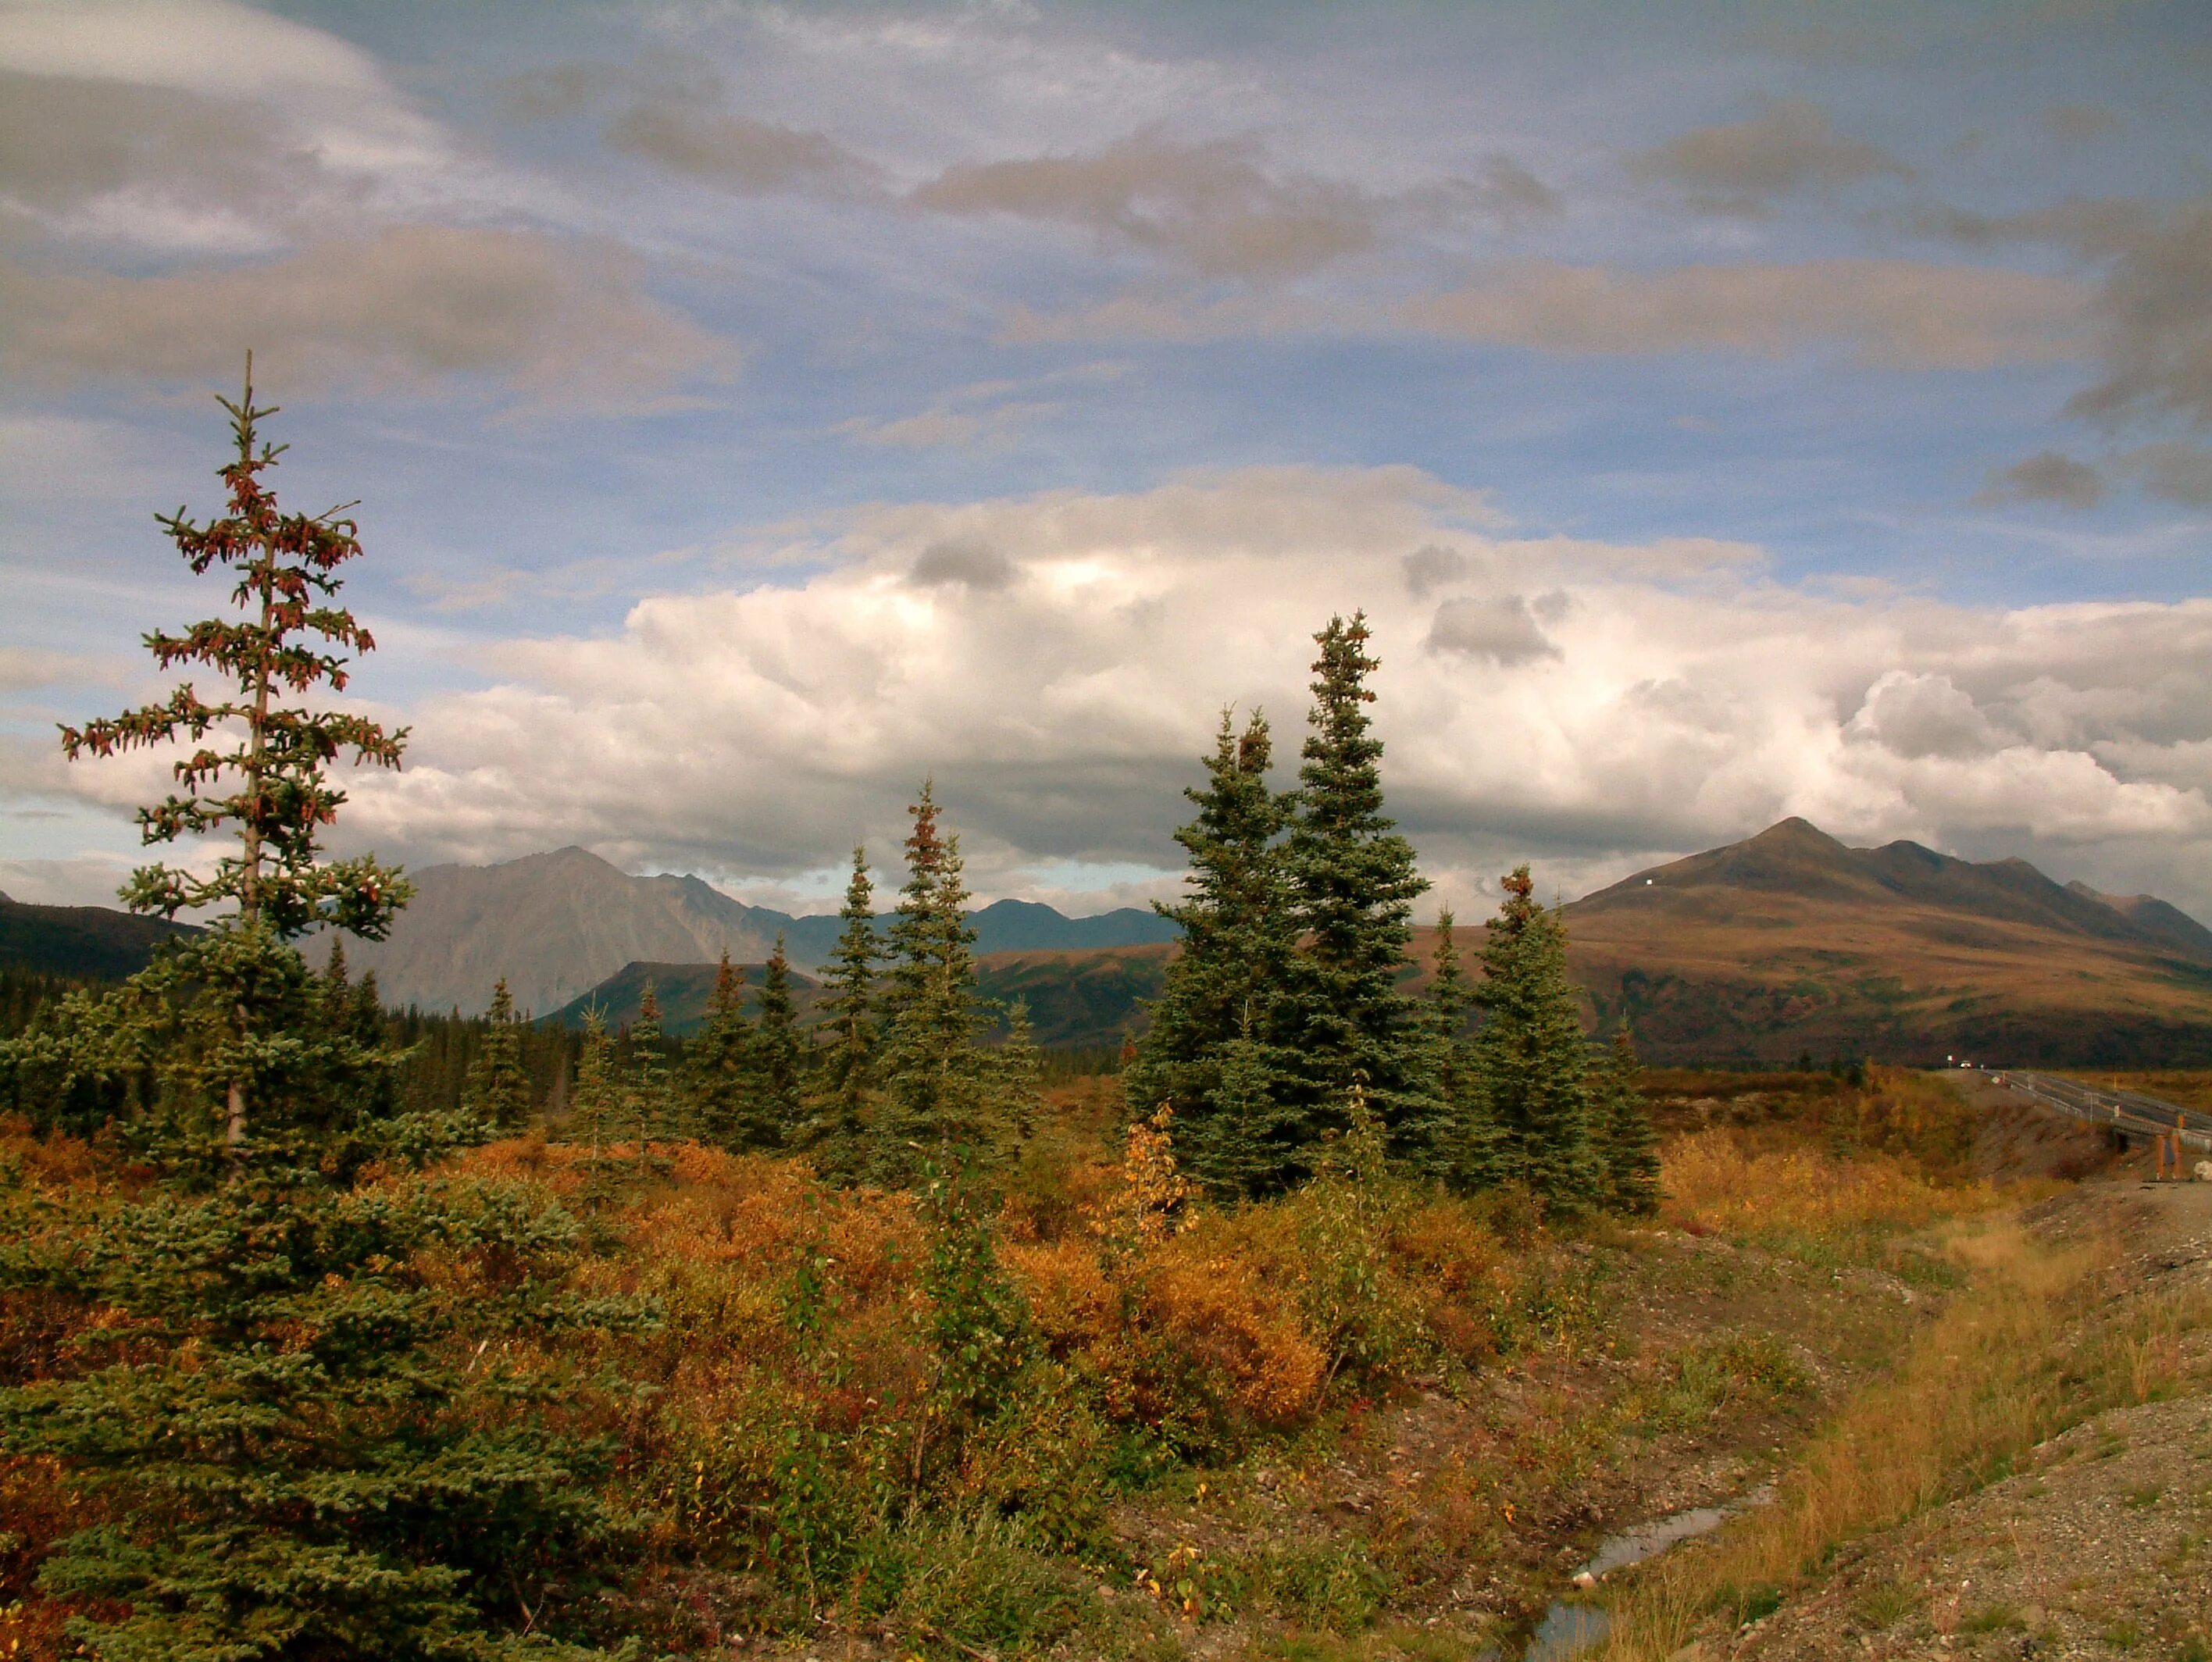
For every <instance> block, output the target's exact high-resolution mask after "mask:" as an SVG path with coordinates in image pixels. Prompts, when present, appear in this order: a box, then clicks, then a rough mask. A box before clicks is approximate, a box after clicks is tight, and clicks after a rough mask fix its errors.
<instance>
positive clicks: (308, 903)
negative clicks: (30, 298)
mask: <svg viewBox="0 0 2212 1662" xmlns="http://www.w3.org/2000/svg"><path fill="white" fill-rule="evenodd" d="M218 402H220V403H222V407H223V408H224V409H226V410H228V412H229V413H230V418H231V423H230V431H231V439H232V441H233V443H234V445H235V446H236V447H237V454H236V456H235V458H234V459H233V460H232V461H231V462H230V463H229V464H228V465H227V466H225V467H224V468H222V470H221V475H220V476H221V477H222V482H223V484H224V486H225V487H226V488H227V489H228V493H229V497H230V502H229V512H228V513H226V514H224V515H223V516H222V518H220V519H213V520H210V522H209V523H208V524H206V525H198V524H196V523H195V522H193V521H192V520H191V519H187V518H186V517H185V510H184V509H182V508H179V509H178V510H177V511H176V513H173V514H167V515H162V516H160V517H159V518H158V523H159V524H160V525H161V528H162V530H164V531H167V533H168V536H169V540H170V541H171V542H172V543H175V545H176V549H177V552H178V553H179V555H182V556H183V558H184V561H185V566H186V567H188V568H189V569H190V570H191V573H192V574H193V575H194V576H196V577H198V576H204V575H206V574H207V573H209V572H210V571H212V570H214V569H216V568H217V567H221V568H222V571H223V572H224V573H226V574H228V575H234V576H235V578H236V581H235V582H234V584H233V585H232V588H231V592H230V599H231V604H232V605H233V606H234V607H235V608H236V609H237V610H238V612H239V613H240V614H242V616H217V617H210V618H204V619H202V620H201V621H200V622H197V623H194V624H192V625H191V626H190V627H189V628H186V629H185V631H184V632H183V633H182V634H165V633H162V632H160V631H156V632H155V633H153V634H148V635H147V636H146V637H145V642H146V649H147V650H148V651H149V652H151V653H152V654H153V655H154V658H155V661H156V662H157V663H158V664H160V665H161V668H162V669H163V670H173V669H174V668H175V667H176V666H177V665H179V664H199V665H202V666H204V668H206V669H208V670H212V671H214V673H215V674H216V676H219V677H221V678H222V680H224V681H226V682H228V683H229V685H228V687H227V688H225V689H224V690H223V692H222V695H219V696H218V697H216V699H214V700H213V701H210V700H207V699H204V698H202V697H201V696H200V695H199V692H198V689H197V686H196V685H195V683H193V682H190V681H187V682H183V683H182V684H181V685H179V686H178V687H177V688H175V689H174V690H173V691H172V692H171V693H170V695H169V696H168V697H167V699H166V700H164V701H161V703H158V704H148V705H143V706H141V707H139V708H137V709H135V710H128V711H125V713H123V714H121V715H118V716H109V717H105V718H102V719H99V720H96V721H88V722H87V723H86V724H85V725H83V726H82V727H81V728H80V727H70V726H64V727H63V729H62V730H61V735H62V749H63V751H64V754H66V755H68V757H69V759H70V761H76V760H78V759H79V758H81V757H83V756H88V755H91V756H111V755H116V754H118V752H122V751H126V750H133V749H146V748H149V747H153V746H157V745H168V744H172V743H176V742H177V741H179V740H185V741H187V742H189V743H191V744H192V745H194V746H196V747H197V748H196V749H193V750H192V752H191V754H190V755H187V756H185V758H184V759H183V760H181V761H178V762H176V763H174V764H173V767H172V772H173V774H174V776H175V778H176V780H177V783H178V786H179V787H180V788H179V790H176V791H173V792H171V793H170V794H169V795H168V796H167V798H164V799H163V800H161V802H159V803H156V804H153V805H152V806H150V807H147V808H142V809H140V810H138V826H139V834H140V838H141V840H142V841H143V842H144V843H146V844H147V845H148V846H152V845H154V844H156V843H172V842H174V841H176V840H177V839H178V838H179V837H184V836H197V835H201V834H205V833H208V832H212V831H221V830H223V829H225V828H229V829H231V830H232V831H234V833H235V834H236V836H237V838H238V851H237V852H235V853H227V854H224V855H222V856H221V857H220V858H217V859H216V862H215V864H214V865H213V867H212V869H211V870H210V871H209V872H208V874H207V875H205V876H201V875H197V874H196V873H194V872H193V871H191V870H188V869H185V868H183V867H179V866H172V865H164V864H152V865H147V866H142V867H141V868H140V869H139V870H137V871H136V872H134V873H132V875H131V881H130V882H129V883H126V884H125V886H124V889H123V899H124V901H125V904H127V905H128V906H129V907H130V908H131V910H132V911H133V912H150V913H159V914H161V916H163V917H167V918H173V917H174V916H176V914H177V913H179V912H185V911H200V910H204V909H206V908H210V907H225V906H232V907H236V910H235V912H234V913H229V914H228V916H227V917H226V919H225V920H224V921H223V923H222V924H221V925H219V926H218V928H217V931H216V934H217V935H218V936H219V937H221V938H220V940H219V942H217V943H212V944H210V945H209V946H207V947H206V948H205V949H204V950H203V951H202V953H201V955H200V959H199V961H200V965H201V968H202V970H203V972H204V974H207V975H208V976H210V978H211V979H210V993H215V992H224V991H227V992H229V993H230V994H232V995H234V996H233V997H231V998H230V999H229V1000H228V1004H227V1005H225V1006H222V1008H227V1009H228V1010H229V1011H230V1012H231V1016H230V1021H229V1024H228V1025H229V1029H230V1030H229V1032H228V1034H226V1035H224V1037H225V1040H227V1042H226V1043H224V1045H223V1046H222V1048H223V1050H224V1051H225V1052H227V1053H228V1054H229V1055H231V1056H233V1057H234V1058H237V1066H238V1070H239V1073H238V1077H236V1078H234V1079H231V1080H228V1081H227V1082H226V1083H225V1086H224V1093H225V1101H224V1135H225V1137H227V1138H228V1141H229V1142H230V1143H232V1144H233V1145H234V1146H236V1145H238V1144H241V1143H244V1142H245V1140H246V1131H247V1116H248V1113H250V1108H249V1097H248V1094H247V1090H246V1085H247V1077H248V1075H249V1074H250V1073H251V1072H252V1071H253V1069H252V1062H251V1061H250V1059H249V1058H250V1057H251V1054H252V1052H254V1051H255V1050H257V1049H258V1048H260V1047H262V1046H263V1043H264V1040H266V1038H267V1037H268V1036H269V1029H268V1028H266V1026H265V1025H264V1023H263V1022H261V1020H260V1019H259V1013H260V1012H261V1011H262V1010H264V1009H265V1008H266V1007H267V1006H266V1004H264V1000H263V999H262V998H260V997H259V994H260V992H261V991H262V989H261V987H260V986H259V982H260V980H261V978H263V977H264V976H267V975H271V974H274V975H277V976H279V977H281V976H283V975H284V974H288V973H289V972H288V969H287V968H286V967H284V966H283V963H282V962H281V960H282V959H283V955H284V953H285V952H286V951H287V950H289V949H286V948H284V947H283V945H282V943H284V942H288V941H289V940H291V939H293V938H294V937H296V936H299V935H301V934H304V933H306V932H307V931H308V930H310V929H314V928H317V927H319V926H326V925H327V926H332V927H335V928H337V929H341V930H344V931H348V932H349V933H351V934H355V935H359V936H362V937H365V938H367V939H369V940H380V939H382V938H383V937H384V935H385V932H386V931H387V930H389V929H390V928H391V926H392V918H393V916H394V915H395V913H397V912H398V908H399V907H402V906H404V904H406V901H407V899H408V896H409V895H410V892H411V891H410V888H409V885H408V883H407V882H406V880H405V879H404V877H403V876H401V875H400V873H399V872H398V870H397V869H396V868H392V867H387V866H384V865H380V864H378V863H377V861H376V859H375V858H374V857H373V856H368V855H363V856H362V857H361V858H356V859H351V860H325V859H324V858H321V852H322V851H321V840H322V831H323V828H324V827H325V826H326V825H328V824H330V823H331V821H332V820H334V819H335V818H336V817H337V810H338V809H339V807H340V806H341V805H342V804H343V803H344V802H345V799H346V798H345V792H343V791H341V790H339V789H337V786H335V785H333V784H332V783H331V778H330V767H331V762H332V761H334V760H336V758H337V755H338V753H339V752H340V751H342V750H351V751H352V752H353V754H354V761H355V762H356V765H360V764H364V763H367V764H373V765H375V766H378V767H398V766H399V757H400V752H401V751H402V750H403V749H404V748H405V744H406V739H407V732H406V730H405V729H404V728H402V729H400V730H398V731H396V732H391V733H387V732H386V731H384V729H383V728H382V727H380V725H377V724H376V723H375V722H373V721H370V720H368V719H367V718H365V717H362V716H358V715H353V714H350V713H346V712H343V711H338V710H327V709H321V710H319V709H315V708H313V707H309V706H307V705H306V704H304V703H301V704H287V703H285V702H283V699H284V697H285V696H286V695H287V694H289V695H293V696H294V697H299V696H301V695H305V694H306V693H307V692H308V691H309V689H310V688H315V687H327V688H329V689H330V690H331V692H333V693H339V692H343V691H344V690H345V688H346V683H347V681H348V679H349V676H348V671H347V667H346V665H347V661H348V660H347V659H346V658H343V657H341V656H339V653H338V652H334V651H331V650H328V649H329V648H332V647H335V648H338V649H341V650H342V651H346V652H355V653H361V652H371V651H374V648H375V646H376V643H375V641H374V639H373V638H372V637H371V636H370V634H369V632H368V630H366V629H364V628H362V627H361V625H360V624H359V623H357V622H355V621H354V616H353V614H352V613H351V612H349V611H348V610H345V609H344V608H343V607H342V606H337V605H335V604H331V601H332V600H333V598H334V597H336V595H337V591H339V589H341V588H343V586H344V579H342V578H340V577H339V576H338V575H337V569H338V567H341V566H343V564H344V563H345V562H346V561H349V560H352V559H355V558H357V557H358V556H359V555H360V554H361V539H360V536H359V527H358V526H357V525H356V524H355V522H354V521H353V520H351V519H344V518H342V517H341V516H342V515H343V512H344V510H343V509H337V508H334V509H332V510H331V511H330V512H329V513H320V514H314V515H307V514H300V513H284V512H283V510H282V509H281V508H280V507H279V506H277V502H276V493H275V492H274V491H273V490H272V489H270V487H269V485H268V483H267V482H266V481H264V479H263V477H262V476H263V475H264V473H266V472H268V471H269V470H270V469H271V468H273V467H275V466H276V458H278V456H280V455H281V454H283V448H284V447H283V446H276V445H270V444H266V443H264V442H262V440H261V439H260V436H259V424H260V423H261V422H263V421H264V420H265V419H267V418H268V417H269V416H274V415H275V414H276V409H275V407H274V406H270V407H267V408H263V407H260V406H257V405H256V404H255V403H254V402H253V361H252V358H250V357H249V358H248V359H247V360H246V391H245V392H244V393H243V394H242V395H241V396H240V399H239V402H238V403H231V402H230V400H228V398H224V399H221V400H219V401H218ZM211 737H212V738H213V739H215V741H216V743H210V738H211ZM225 747H227V748H225ZM226 780H231V781H234V788H232V789H230V790H229V791H228V792H225V791H224V789H223V786H224V782H225V781H226ZM212 1037H213V1035H212V1034H210V1038H212Z"/></svg>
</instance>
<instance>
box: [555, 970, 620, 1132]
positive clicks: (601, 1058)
mask: <svg viewBox="0 0 2212 1662" xmlns="http://www.w3.org/2000/svg"><path fill="white" fill-rule="evenodd" d="M569 1100H570V1107H569V1113H568V1140H569V1141H570V1142H572V1143H586V1144H588V1145H589V1147H590V1149H591V1150H592V1155H591V1157H592V1162H593V1164H594V1165H596V1164H597V1163H598V1162H599V1160H600V1159H601V1158H602V1151H603V1150H604V1149H605V1148H606V1147H607V1146H608V1145H609V1144H610V1143H613V1142H615V1141H616V1140H617V1138H618V1137H620V1136H621V1135H622V1130H623V1127H622V1124H621V1121H622V1118H623V1115H622V1087H621V1083H620V1082H619V1080H617V1077H616V1074H615V1059H614V1044H613V1041H612V1040H611V1039H610V1038H609V1037H608V1035H607V1024H606V1019H605V1017H604V1016H601V1015H600V1014H599V1008H598V1006H596V1005H594V1006H592V1008H590V1009H588V1010H586V1011H585V1012H584V1037H583V1042H582V1044H581V1045H580V1046H579V1047H578V1050H577V1052H576V1089H575V1091H574V1095H572V1096H571V1098H570V1099H569Z"/></svg>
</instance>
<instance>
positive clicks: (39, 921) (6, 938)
mask: <svg viewBox="0 0 2212 1662" xmlns="http://www.w3.org/2000/svg"><path fill="white" fill-rule="evenodd" d="M197 932H198V931H197V930H195V929H193V928H192V927H191V925H188V924H173V923H170V922H168V921H167V920H166V919H161V918H141V917H139V916H137V914H136V913H129V912H118V911H115V910H114V909H113V908H112V907H104V906H33V905H32V904H30V903H29V902H27V901H15V900H10V899H9V897H8V896H7V895H0V968H7V969H33V970H37V971H39V972H40V973H41V974H47V975H69V976H75V977H79V978H82V980H89V981H119V980H122V979H123V978H124V977H125V976H126V975H131V974H137V972H138V971H139V970H141V969H143V968H144V967H146V960H147V959H148V958H149V957H151V956H152V955H153V952H154V949H155V947H157V946H159V945H160V944H161V943H162V942H163V941H166V940H169V939H172V938H173V937H176V936H179V935H192V934H197Z"/></svg>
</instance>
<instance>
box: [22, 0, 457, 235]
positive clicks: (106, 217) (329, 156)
mask: <svg viewBox="0 0 2212 1662" xmlns="http://www.w3.org/2000/svg"><path fill="white" fill-rule="evenodd" d="M466 171H467V168H466V166H465V164H464V163H463V161H461V160H460V158H459V155H458V154H457V153H456V151H455V149H454V148H453V145H452V144H451V143H449V141H448V140H447V137H446V136H445V135H444V133H443V131H442V130H441V129H440V128H439V127H438V126H437V124H435V123H434V122H432V121H430V120H428V119H427V118H424V117H423V116H422V115H421V114H420V113H419V112H416V110H415V109H414V108H412V107H411V106H410V105H409V104H408V102H407V101H406V100H404V98H402V97H401V96H400V95H399V94H398V93H397V92H396V91H395V90H394V89H393V88H392V87H390V86H389V85H388V84H387V83H386V80H385V78H384V76H383V75H382V73H381V71H380V69H379V67H378V66H377V64H376V63H375V61H374V59H373V58H370V57H369V56H368V54H367V53H365V52H362V51H360V50H359V49H358V48H356V47H355V46H352V45H349V44H348V43H346V42H344V41H343V40H340V39H338V38H337V37H336V36H334V35H331V34H326V33H323V32H321V31H319V30H315V29H312V28H307V27H304V26H302V25H299V24H295V23H291V22H289V21H285V20H283V19H281V18H277V17H274V16H271V15H269V14H267V13H265V12H260V11H256V10H253V9H250V8H247V7H244V6H239V5H233V4H228V3H222V0H209V3H203V4H171V3H129V0H124V3H114V4H106V5H100V6H78V7H68V6H59V5H44V6H29V7H15V8H11V9H5V10H0V229H5V230H6V231H7V232H9V234H13V235H15V236H17V237H21V236H23V235H25V234H37V235H44V236H52V237H59V238H64V239H84V240H96V241H102V242H108V243H117V244H125V245H134V246H142V247H150V248H155V249H162V250H172V249H174V250H191V249H208V248H221V249H223V250H225V251H227V252H231V253H237V252H266V251H269V250H271V249H274V248H276V247H278V246H283V244H284V243H285V242H286V241H287V240H289V239H290V238H291V237H293V236H294V235H295V234H296V233H298V232H299V231H300V230H301V227H308V226H313V225H322V226H325V227H331V226H335V225H337V224H339V223H342V222H350V223H354V224H358V222H359V220H360V218H361V216H362V214H363V213H364V212H365V211H368V209H371V208H373V207H375V206H377V205H379V204H380V203H384V202H386V201H387V200H389V199H391V198H393V197H398V196H399V195H401V194H405V195H407V196H408V197H411V198H416V199H420V198H422V197H423V196H424V195H425V194H426V193H427V194H436V193H437V192H438V191H440V190H441V189H444V188H449V187H451V186H452V185H453V183H454V181H455V180H456V179H458V177H459V175H460V174H462V173H466Z"/></svg>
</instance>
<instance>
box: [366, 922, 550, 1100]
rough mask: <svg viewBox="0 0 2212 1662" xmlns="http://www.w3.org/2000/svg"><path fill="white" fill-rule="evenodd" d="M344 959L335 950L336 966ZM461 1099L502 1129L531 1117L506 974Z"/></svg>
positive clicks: (495, 990)
mask: <svg viewBox="0 0 2212 1662" xmlns="http://www.w3.org/2000/svg"><path fill="white" fill-rule="evenodd" d="M343 962H344V960H343V958H340V957H339V956H338V955H337V950H336V949H333V950H332V954H331V963H332V965H333V967H334V968H335V967H338V966H342V965H343ZM461 1101H462V1104H463V1106H465V1107H467V1108H468V1109H469V1111H470V1112H471V1113H475V1114H477V1116H478V1117H479V1118H481V1119H483V1122H484V1124H486V1125H489V1126H491V1127H493V1128H494V1129H495V1130H498V1131H513V1130H514V1129H515V1128H516V1127H517V1126H519V1125H521V1124H522V1122H523V1121H524V1120H525V1119H528V1118H529V1117H530V1074H529V1071H527V1070H526V1069H525V1068H524V1067H523V1065H522V1029H521V1027H520V1024H519V1023H518V1022H517V1021H516V1019H515V1014H514V995H513V993H511V992H508V991H507V980H506V978H505V977H504V976H502V977H501V978H500V980H498V981H497V982H496V983H495V984H494V986H493V987H492V990H491V1010H490V1012H489V1016H488V1017H487V1018H486V1025H485V1028H484V1035H483V1046H482V1048H480V1049H479V1050H478V1051H477V1057H476V1061H475V1062H474V1063H473V1064H472V1065H471V1067H470V1069H469V1081H468V1088H467V1089H466V1090H465V1093H464V1094H463V1095H462V1098H461Z"/></svg>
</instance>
